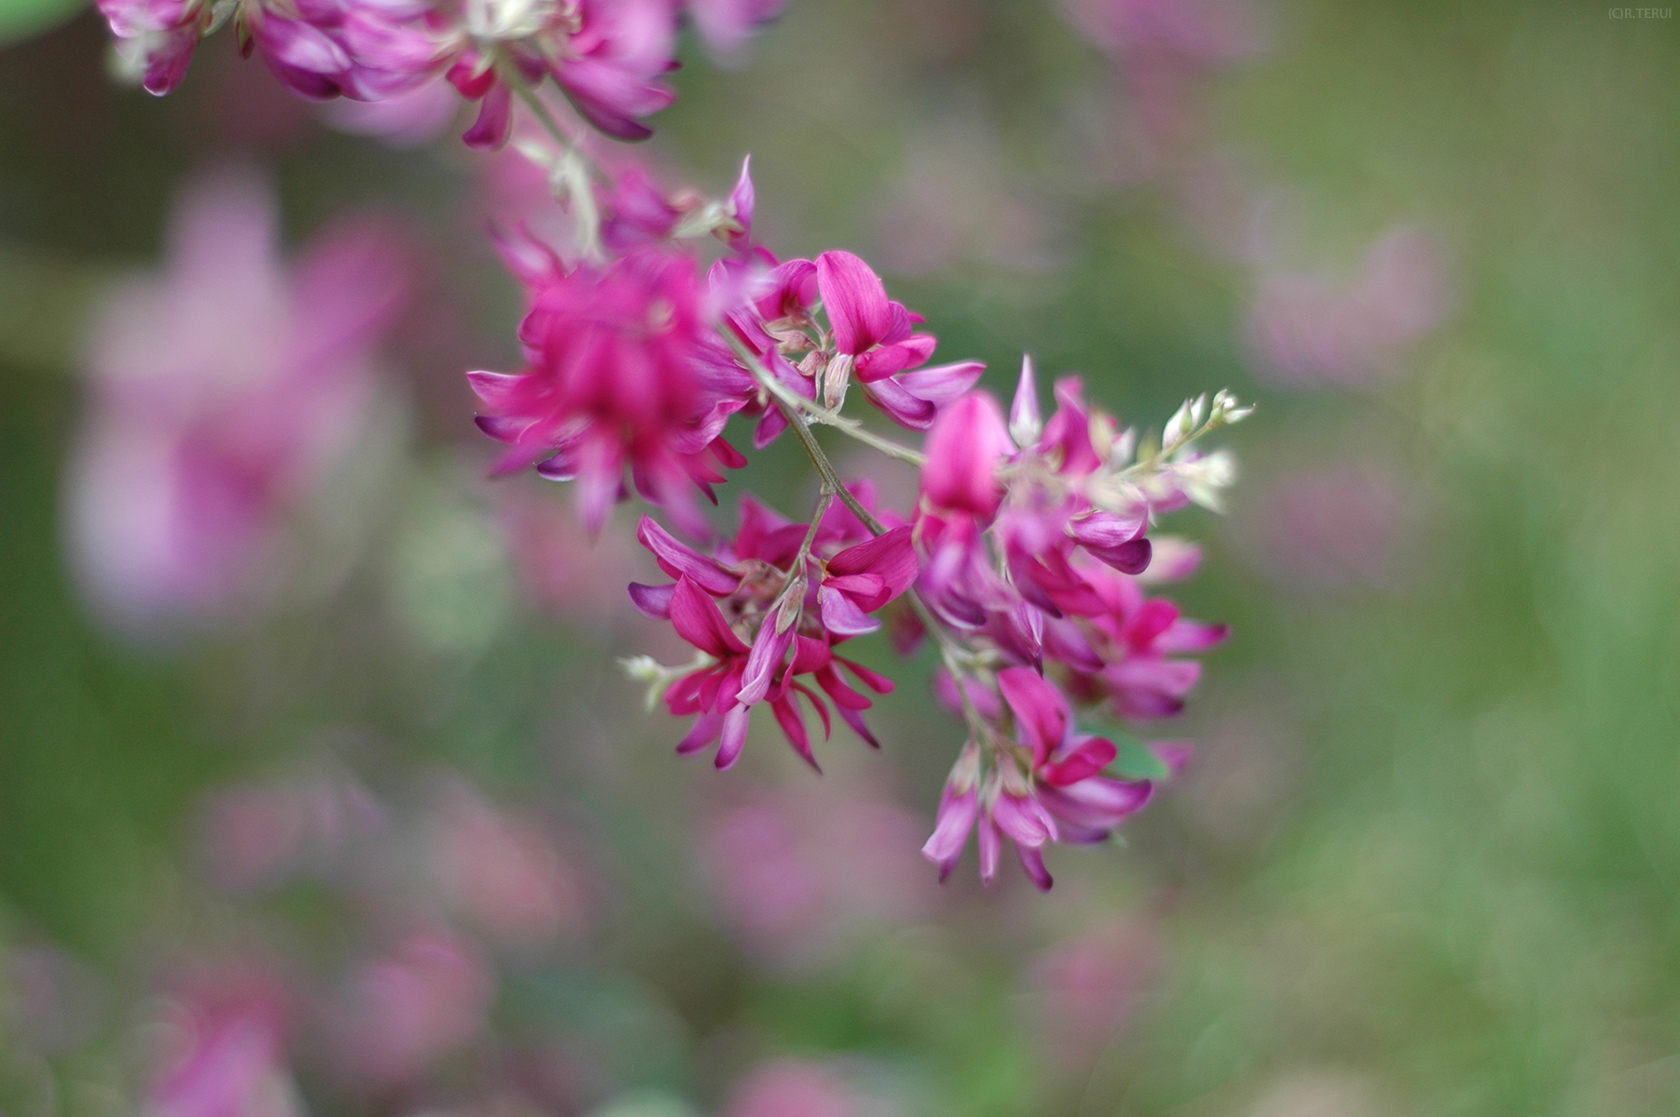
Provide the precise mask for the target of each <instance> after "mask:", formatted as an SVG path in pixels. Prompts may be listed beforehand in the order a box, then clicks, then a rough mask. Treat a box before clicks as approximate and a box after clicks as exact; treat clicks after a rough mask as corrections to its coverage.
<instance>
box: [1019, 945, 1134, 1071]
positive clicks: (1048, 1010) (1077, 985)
mask: <svg viewBox="0 0 1680 1117" xmlns="http://www.w3.org/2000/svg"><path fill="white" fill-rule="evenodd" d="M1160 964H1161V944H1160V942H1159V941H1158V939H1157V936H1156V933H1155V930H1154V928H1153V927H1152V926H1151V925H1150V924H1148V923H1144V922H1141V921H1138V920H1116V921H1113V922H1108V923H1103V924H1099V925H1097V926H1095V927H1092V928H1089V929H1087V930H1085V931H1082V932H1080V933H1078V934H1076V935H1072V936H1070V937H1068V938H1066V939H1063V940H1062V941H1061V942H1058V943H1056V944H1055V945H1053V946H1051V947H1050V948H1049V949H1047V950H1046V951H1044V953H1043V954H1041V955H1039V957H1038V959H1037V960H1036V961H1035V962H1034V963H1033V964H1032V967H1031V969H1030V970H1029V971H1028V974H1027V983H1028V992H1029V996H1028V1005H1029V1013H1030V1018H1029V1023H1030V1025H1031V1026H1032V1029H1033V1033H1034V1037H1035V1039H1036V1040H1037V1046H1038V1048H1039V1051H1040V1053H1041V1055H1042V1057H1043V1058H1044V1059H1045V1061H1046V1062H1047V1063H1048V1064H1049V1065H1050V1066H1052V1067H1054V1068H1056V1069H1057V1070H1058V1071H1060V1072H1062V1073H1077V1072H1080V1071H1083V1070H1086V1069H1088V1068H1089V1067H1090V1066H1091V1064H1093V1063H1094V1062H1096V1061H1097V1059H1099V1058H1100V1057H1101V1056H1102V1054H1103V1052H1104V1050H1106V1049H1107V1048H1108V1046H1109V1045H1110V1044H1111V1043H1112V1042H1113V1041H1114V1039H1115V1037H1116V1036H1117V1035H1119V1034H1120V1033H1121V1032H1122V1031H1123V1030H1124V1029H1125V1027H1126V1025H1127V1024H1128V1023H1129V1022H1130V1020H1131V1018H1132V1016H1133V1014H1134V1013H1135V1012H1136V1011H1137V1007H1138V1002H1139V1000H1140V999H1141V998H1142V996H1143V995H1144V993H1145V992H1146V991H1147V990H1148V988H1149V986H1150V983H1151V982H1152V981H1153V980H1154V976H1155V973H1156V972H1157V971H1158V970H1159V968H1160Z"/></svg>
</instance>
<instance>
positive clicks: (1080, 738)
mask: <svg viewBox="0 0 1680 1117" xmlns="http://www.w3.org/2000/svg"><path fill="white" fill-rule="evenodd" d="M997 687H998V692H999V693H1000V694H1001V695H1002V697H1003V699H1004V703H1005V704H1006V706H1007V708H1008V713H1009V714H1010V715H1011V716H1010V719H1009V720H1008V721H1004V719H1003V718H1002V717H1001V715H1002V713H1003V710H1002V709H1001V708H995V707H994V711H995V712H994V714H993V715H992V720H995V721H999V722H1002V723H1003V724H1001V725H1000V726H999V732H1000V734H1002V735H1003V736H1004V738H1005V739H1007V740H1009V741H1011V742H1012V743H1013V744H1015V745H1016V746H1018V747H1019V748H1021V749H1022V750H1024V751H1025V752H1026V754H1027V758H1025V759H1021V758H1017V757H1016V756H1015V755H1014V754H1012V753H1010V752H1006V751H1001V750H994V751H993V752H992V753H991V772H990V774H989V775H982V772H981V768H982V757H983V755H984V754H983V753H982V751H981V749H980V747H979V745H978V744H977V743H975V742H970V743H969V745H968V746H967V747H965V748H964V750H963V753H962V755H961V756H960V757H959V758H958V760H957V764H956V767H954V768H953V769H952V771H951V776H950V779H949V780H948V781H947V782H946V785H945V791H944V794H943V796H942V797H941V799H940V804H939V814H938V818H937V821H936V823H935V826H934V832H933V835H932V837H930V838H929V839H928V841H927V844H926V845H925V846H923V847H922V855H923V856H924V857H926V858H927V859H928V860H930V861H932V862H934V863H935V864H936V865H938V866H939V877H940V880H944V879H945V878H947V877H948V876H950V874H951V870H952V869H953V868H955V866H956V863H957V861H958V860H959V859H960V858H961V856H962V850H963V847H964V845H966V844H967V842H968V835H969V833H970V831H972V830H974V829H975V828H976V827H978V830H979V846H980V879H981V880H982V881H984V882H985V883H988V884H989V883H991V881H992V879H993V878H994V877H995V876H996V875H997V862H998V856H999V852H1000V850H1001V847H1002V840H1003V839H1004V838H1008V839H1010V840H1011V841H1012V842H1013V843H1014V845H1015V849H1016V852H1017V854H1018V855H1019V857H1020V860H1021V865H1022V867H1023V868H1025V869H1026V871H1027V875H1028V876H1029V877H1030V878H1031V879H1032V881H1033V883H1034V884H1036V885H1037V886H1038V887H1039V888H1041V889H1044V890H1048V889H1049V888H1050V885H1051V883H1052V882H1051V878H1050V873H1049V870H1047V869H1046V868H1045V865H1044V854H1043V849H1044V846H1045V845H1046V844H1047V843H1049V842H1052V841H1067V842H1082V843H1083V842H1099V841H1103V840H1105V839H1106V838H1107V837H1108V836H1109V834H1110V833H1111V832H1112V831H1113V830H1114V828H1115V827H1117V826H1118V825H1120V823H1121V822H1122V821H1124V820H1125V819H1126V818H1127V817H1128V816H1129V815H1132V814H1134V813H1136V812H1137V811H1139V810H1142V809H1143V807H1144V806H1145V804H1147V803H1148V802H1149V798H1150V795H1151V793H1152V791H1153V788H1152V786H1151V785H1150V783H1149V782H1148V781H1126V780H1118V779H1114V778H1111V777H1108V776H1104V775H1102V774H1101V773H1102V771H1103V769H1104V768H1106V767H1107V766H1108V765H1109V764H1111V763H1113V761H1114V759H1115V757H1116V756H1117V755H1118V749H1117V748H1116V747H1115V745H1114V742H1112V741H1110V740H1108V739H1106V738H1103V737H1096V736H1091V735H1089V734H1081V733H1078V732H1077V731H1076V730H1075V728H1074V722H1073V714H1072V711H1071V710H1070V708H1069V706H1068V702H1067V699H1066V698H1065V697H1064V696H1063V695H1062V693H1061V691H1059V690H1058V689H1057V688H1056V687H1055V686H1054V685H1052V684H1051V683H1049V682H1048V681H1046V680H1045V679H1044V678H1042V677H1041V676H1040V675H1039V674H1038V673H1037V672H1035V671H1034V670H1032V669H1031V668H1027V667H1010V668H1006V669H1004V670H1003V671H1000V672H998V675H997Z"/></svg>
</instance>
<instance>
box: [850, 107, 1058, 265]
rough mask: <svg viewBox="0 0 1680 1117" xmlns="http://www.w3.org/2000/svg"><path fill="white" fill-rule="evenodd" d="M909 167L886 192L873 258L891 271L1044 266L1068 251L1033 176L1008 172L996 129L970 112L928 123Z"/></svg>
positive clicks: (911, 150) (911, 147)
mask: <svg viewBox="0 0 1680 1117" xmlns="http://www.w3.org/2000/svg"><path fill="white" fill-rule="evenodd" d="M906 150H907V157H906V165H905V167H904V170H903V171H902V172H901V173H900V174H899V175H898V176H897V177H896V179H894V180H893V181H891V182H890V183H888V184H887V186H886V187H885V188H884V190H883V191H882V193H881V199H880V202H879V203H878V204H877V208H876V213H875V218H874V224H875V237H874V240H875V243H876V248H875V252H874V258H875V259H877V260H878V261H879V263H880V265H881V267H882V268H883V269H884V270H886V271H889V272H898V273H900V274H903V275H926V274H930V273H933V272H939V271H945V270H948V269H950V268H953V267H956V266H957V265H959V264H962V263H965V262H968V261H977V262H981V263H984V264H987V265H990V266H993V267H997V268H1000V269H1002V270H1005V271H1023V272H1037V271H1043V270H1045V269H1047V268H1050V267H1053V266H1054V265H1055V264H1056V263H1057V262H1058V260H1059V259H1060V258H1061V257H1062V256H1064V255H1065V254H1066V249H1065V246H1063V245H1062V244H1060V243H1059V241H1060V240H1061V239H1062V238H1063V229H1062V227H1061V222H1059V221H1058V219H1057V215H1056V214H1055V213H1054V212H1053V211H1052V209H1051V208H1050V206H1049V204H1048V202H1047V201H1046V200H1045V199H1043V198H1041V197H1037V196H1035V195H1034V194H1033V192H1032V191H1031V188H1030V183H1027V182H1011V181H1009V179H1008V177H1006V168H1007V165H1008V160H1007V159H1006V158H1005V156H1004V153H1003V151H1002V150H1001V147H1000V141H999V139H998V136H997V134H996V131H995V129H994V128H993V127H992V126H991V125H990V124H989V123H988V122H986V121H985V120H983V119H981V118H979V117H977V116H973V115H968V114H961V113H956V114H950V115H948V116H946V117H943V118H940V119H938V120H936V121H933V122H931V123H930V124H929V125H927V126H926V127H925V128H924V129H923V130H922V131H921V133H920V134H918V135H915V136H913V137H912V138H911V140H910V142H909V143H908V145H907V148H906Z"/></svg>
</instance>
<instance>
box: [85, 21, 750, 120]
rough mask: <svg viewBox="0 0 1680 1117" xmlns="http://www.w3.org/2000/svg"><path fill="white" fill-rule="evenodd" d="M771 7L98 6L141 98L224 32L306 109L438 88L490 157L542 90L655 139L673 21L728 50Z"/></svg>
mask: <svg viewBox="0 0 1680 1117" xmlns="http://www.w3.org/2000/svg"><path fill="white" fill-rule="evenodd" d="M780 8H781V3H780V2H779V0H759V2H757V3H746V4H743V3H741V2H740V0H436V2H429V0H301V2H296V0H99V10H100V11H101V12H102V13H103V14H104V16H105V18H106V19H107V20H108V21H109V22H110V25H111V30H112V31H113V32H114V33H115V35H116V37H117V55H118V58H119V60H120V62H121V64H122V66H123V68H124V69H125V70H126V71H127V72H129V73H130V74H132V75H133V76H134V77H135V78H136V79H137V80H138V81H139V82H140V83H141V84H142V85H143V86H144V87H145V88H146V89H147V90H148V91H150V92H152V93H155V94H160V95H161V94H165V93H168V92H170V91H171V90H173V89H175V87H176V86H178V85H180V83H181V81H182V79H183V78H185V77H186V73H187V67H188V66H189V65H190V64H191V62H192V56H193V52H194V51H195V50H196V49H197V47H198V43H199V40H200V39H202V38H203V37H204V36H205V35H207V34H209V33H210V32H212V31H214V30H216V29H217V28H219V27H221V26H222V25H223V24H225V23H228V22H232V23H233V24H234V27H235V29H236V31H237V35H238V39H239V45H240V50H241V51H242V52H243V53H245V54H247V55H249V54H250V53H251V52H253V51H255V52H256V53H257V54H259V55H261V57H262V59H263V61H264V62H265V63H267V64H268V67H269V69H270V70H272V71H273V72H274V75H275V77H277V78H279V79H280V81H281V82H282V83H283V84H284V85H285V86H286V87H287V88H289V89H291V90H292V91H293V92H295V93H297V94H299V95H300V96H303V97H307V98H309V99H311V100H330V99H332V98H335V97H347V98H350V99H352V100H356V101H365V102H379V101H386V100H389V99H392V98H395V97H400V96H403V95H405V94H409V93H413V92H414V91H415V90H417V89H419V88H420V87H421V86H423V85H426V84H428V83H430V82H432V81H436V80H447V81H448V82H449V83H450V84H451V85H453V86H454V87H455V89H456V90H457V91H458V92H459V93H460V95H461V96H462V97H463V98H465V99H466V100H469V101H476V102H478V103H479V106H480V108H479V114H478V119H477V121H476V122H475V123H474V124H473V126H472V127H471V129H469V130H468V131H467V133H466V135H465V136H463V139H464V140H465V141H466V142H467V144H468V145H469V146H471V147H475V148H484V149H487V148H496V147H500V146H501V145H502V144H504V143H506V142H507V139H508V136H509V134H510V133H511V130H512V126H513V99H514V96H515V94H516V93H517V92H519V91H529V90H530V89H533V88H535V87H536V86H537V85H539V84H541V83H542V82H543V81H545V80H546V79H549V78H552V79H553V80H554V83H555V85H556V86H557V87H559V89H560V90H561V91H562V92H564V93H565V95H566V96H567V97H568V98H569V99H570V100H571V102H572V104H573V105H574V106H576V108H577V110H578V112H579V113H581V114H582V115H583V116H584V118H585V119H587V120H588V121H589V122H590V123H591V124H593V125H595V127H597V128H599V129H600V130H601V131H603V132H605V133H607V134H608V135H611V136H616V137H618V138H620V139H642V138H644V137H646V136H648V135H650V134H651V132H650V130H649V128H648V127H647V125H646V124H644V123H642V118H643V117H647V116H650V115H652V114H653V113H656V112H658V111H659V110H661V109H663V108H665V107H667V106H668V105H670V104H671V102H672V101H673V100H675V99H676V94H675V92H674V91H673V90H672V89H671V87H670V86H669V85H668V84H667V83H666V82H665V81H664V75H665V74H666V73H668V72H669V71H671V70H673V69H675V68H676V65H677V63H676V60H675V52H676V38H677V31H678V27H679V24H680V21H681V20H682V19H683V17H684V16H685V15H688V16H691V17H692V18H693V19H694V21H695V23H696V24H697V26H698V27H699V29H700V31H701V33H702V35H704V36H705V38H706V40H707V42H708V43H709V44H710V45H712V46H713V48H714V49H715V50H718V51H720V52H725V53H727V52H732V51H734V50H735V49H737V48H738V47H739V45H740V44H741V43H742V42H743V41H744V40H745V39H746V38H748V37H749V36H750V35H751V34H752V32H753V30H754V29H755V28H756V27H757V26H758V25H759V24H761V23H764V22H766V21H768V20H769V19H772V18H774V17H775V16H776V15H777V14H778V12H779V11H780Z"/></svg>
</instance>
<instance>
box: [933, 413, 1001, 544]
mask: <svg viewBox="0 0 1680 1117" xmlns="http://www.w3.org/2000/svg"><path fill="white" fill-rule="evenodd" d="M1013 449H1014V447H1013V446H1012V444H1011V443H1010V440H1009V432H1008V430H1007V429H1006V428H1005V427H1004V424H1003V412H1002V411H1001V410H999V408H998V405H997V401H996V400H994V399H993V398H992V397H991V396H990V395H989V394H988V393H986V392H974V393H972V394H970V395H967V396H964V397H963V398H962V399H960V400H958V401H957V402H956V403H955V404H954V405H952V407H951V408H950V410H948V411H947V412H946V413H945V414H944V415H942V416H941V417H940V420H939V422H938V423H937V424H936V425H935V426H934V428H933V430H932V431H931V432H929V434H928V440H927V450H926V457H927V464H926V465H924V466H922V496H923V499H924V500H926V501H927V503H928V504H929V505H931V506H932V507H933V508H935V509H939V510H941V511H944V512H952V513H958V514H963V515H968V516H972V517H975V518H976V519H978V520H979V521H980V522H981V523H983V524H984V523H990V522H991V519H992V517H993V516H994V515H995V514H996V513H997V510H998V505H999V503H1001V502H1002V500H1003V491H1004V490H1003V485H1002V484H1000V483H999V481H998V477H997V470H998V466H1000V465H1001V464H1003V459H1004V456H1005V454H1007V453H1008V452H1010V451H1011V450H1013Z"/></svg>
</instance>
